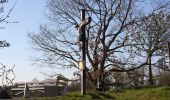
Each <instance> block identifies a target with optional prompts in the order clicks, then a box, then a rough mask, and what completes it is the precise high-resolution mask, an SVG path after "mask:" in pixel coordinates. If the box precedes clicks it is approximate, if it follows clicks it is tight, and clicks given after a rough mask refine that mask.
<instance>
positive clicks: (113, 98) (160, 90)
mask: <svg viewBox="0 0 170 100" xmlns="http://www.w3.org/2000/svg"><path fill="white" fill-rule="evenodd" d="M91 99H97V100H98V99H99V100H100V99H102V100H108V99H109V100H170V86H161V87H147V88H146V87H145V88H139V89H124V90H120V91H107V92H105V93H87V95H85V96H81V95H80V92H72V93H68V95H67V96H57V97H42V98H32V99H31V100H91ZM29 100H30V99H29Z"/></svg>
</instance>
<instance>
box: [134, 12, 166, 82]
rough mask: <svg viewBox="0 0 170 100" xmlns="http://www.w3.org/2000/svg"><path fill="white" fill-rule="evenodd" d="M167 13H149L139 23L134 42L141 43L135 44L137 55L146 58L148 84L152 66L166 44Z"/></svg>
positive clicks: (163, 52)
mask: <svg viewBox="0 0 170 100" xmlns="http://www.w3.org/2000/svg"><path fill="white" fill-rule="evenodd" d="M167 15H168V14H167V13H165V11H159V12H155V13H152V14H151V15H149V16H150V17H149V18H147V19H145V20H143V21H142V23H141V24H140V25H141V30H142V31H141V32H140V34H137V35H139V36H137V37H138V38H137V37H136V42H138V43H141V44H142V45H138V46H136V48H137V50H138V51H137V52H139V55H140V56H141V57H144V58H148V61H147V62H148V71H149V73H148V74H149V75H148V76H149V84H150V85H153V84H154V83H153V79H152V66H156V63H158V61H159V59H160V58H162V57H163V56H164V54H165V52H166V50H167V49H166V44H167V36H166V32H167V29H168V28H167V26H168V23H167V21H166V18H167Z"/></svg>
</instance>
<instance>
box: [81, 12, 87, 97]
mask: <svg viewBox="0 0 170 100" xmlns="http://www.w3.org/2000/svg"><path fill="white" fill-rule="evenodd" d="M81 20H82V22H83V21H84V20H85V9H82V11H81ZM85 32H86V31H85V26H83V27H82V62H83V70H82V75H81V95H85V94H86V50H85V49H86V33H85Z"/></svg>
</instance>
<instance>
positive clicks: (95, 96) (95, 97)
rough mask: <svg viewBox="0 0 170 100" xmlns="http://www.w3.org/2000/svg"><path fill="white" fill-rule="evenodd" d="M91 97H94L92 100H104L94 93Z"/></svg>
mask: <svg viewBox="0 0 170 100" xmlns="http://www.w3.org/2000/svg"><path fill="white" fill-rule="evenodd" d="M89 95H90V96H91V97H92V99H102V98H101V97H100V96H99V95H97V94H94V93H90V94H89Z"/></svg>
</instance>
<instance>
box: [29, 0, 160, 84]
mask: <svg viewBox="0 0 170 100" xmlns="http://www.w3.org/2000/svg"><path fill="white" fill-rule="evenodd" d="M138 4H139V3H138V0H47V8H48V11H47V16H48V18H49V20H50V22H51V23H52V24H47V25H41V26H40V32H39V33H38V34H28V37H29V38H30V40H31V42H32V46H33V48H34V49H35V50H37V51H40V52H41V54H42V55H41V56H40V57H38V58H37V59H35V61H38V63H40V64H41V66H43V65H44V66H48V67H55V68H58V67H60V68H72V67H74V68H78V65H77V63H78V62H79V61H80V60H81V59H80V58H81V56H80V51H79V47H78V45H77V42H76V41H77V39H76V33H77V32H76V30H75V29H74V26H76V25H78V23H79V22H80V10H81V9H87V12H86V15H87V16H91V17H92V22H91V23H90V25H89V26H87V27H86V33H87V39H86V44H87V45H88V47H86V53H87V59H88V62H87V63H88V64H87V65H88V66H87V74H88V78H89V79H90V80H91V81H92V82H94V84H97V79H99V80H101V81H102V80H103V79H102V78H104V77H105V76H106V75H109V73H111V72H127V71H133V70H135V69H137V68H140V67H142V66H143V65H146V64H147V63H148V62H147V61H148V58H146V59H144V60H142V61H141V60H140V61H141V62H140V63H139V62H138V60H137V59H136V58H135V56H134V55H133V54H132V53H129V52H126V50H125V48H127V49H128V48H130V47H132V46H134V45H139V44H138V43H135V42H133V41H134V40H133V39H132V38H133V34H138V33H135V32H136V31H135V30H136V29H138V28H137V24H138V22H141V21H143V20H144V19H145V18H146V17H145V16H144V17H142V16H141V15H142V12H141V11H140V10H139V9H138V7H137V6H139V5H138ZM158 9H161V7H160V8H158ZM154 11H157V9H155V10H154ZM154 11H151V12H154ZM96 77H97V78H96Z"/></svg>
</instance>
